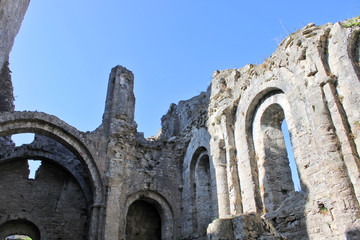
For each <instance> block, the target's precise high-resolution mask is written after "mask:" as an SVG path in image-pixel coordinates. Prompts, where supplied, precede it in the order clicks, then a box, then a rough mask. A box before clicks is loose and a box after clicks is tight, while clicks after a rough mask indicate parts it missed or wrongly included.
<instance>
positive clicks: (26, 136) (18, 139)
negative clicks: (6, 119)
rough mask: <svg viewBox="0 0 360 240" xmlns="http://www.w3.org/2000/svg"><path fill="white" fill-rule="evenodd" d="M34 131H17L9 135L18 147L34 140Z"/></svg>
mask: <svg viewBox="0 0 360 240" xmlns="http://www.w3.org/2000/svg"><path fill="white" fill-rule="evenodd" d="M34 138H35V134H34V133H18V134H14V135H12V136H11V139H12V140H13V142H14V143H15V146H17V147H20V146H21V145H23V144H30V143H32V142H33V141H34Z"/></svg>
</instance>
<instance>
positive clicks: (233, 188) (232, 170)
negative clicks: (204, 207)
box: [221, 114, 242, 215]
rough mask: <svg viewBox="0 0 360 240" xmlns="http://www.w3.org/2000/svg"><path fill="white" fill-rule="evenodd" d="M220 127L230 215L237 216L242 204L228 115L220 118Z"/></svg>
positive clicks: (240, 211) (233, 141)
mask: <svg viewBox="0 0 360 240" xmlns="http://www.w3.org/2000/svg"><path fill="white" fill-rule="evenodd" d="M221 127H222V129H223V134H224V143H225V151H226V171H227V183H228V189H229V190H228V191H229V207H230V214H231V215H237V214H240V213H242V203H241V195H240V184H239V175H238V169H237V161H236V147H235V140H234V129H233V120H232V117H231V116H230V114H224V115H222V117H221Z"/></svg>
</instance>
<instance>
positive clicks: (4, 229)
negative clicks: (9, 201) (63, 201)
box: [0, 219, 40, 240]
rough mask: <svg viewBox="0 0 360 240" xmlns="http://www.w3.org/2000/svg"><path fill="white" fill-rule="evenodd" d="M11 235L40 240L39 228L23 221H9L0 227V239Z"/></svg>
mask: <svg viewBox="0 0 360 240" xmlns="http://www.w3.org/2000/svg"><path fill="white" fill-rule="evenodd" d="M12 235H26V236H29V237H31V239H32V240H40V231H39V228H38V227H37V226H36V225H35V224H33V223H32V222H30V221H27V220H24V219H18V220H10V221H7V222H5V223H3V224H2V225H1V226H0V239H5V238H6V237H8V236H12Z"/></svg>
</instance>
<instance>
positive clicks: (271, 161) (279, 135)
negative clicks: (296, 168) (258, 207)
mask: <svg viewBox="0 0 360 240" xmlns="http://www.w3.org/2000/svg"><path fill="white" fill-rule="evenodd" d="M282 95H283V94H275V95H272V96H270V97H268V98H267V99H265V100H264V102H262V103H261V105H260V106H259V107H258V109H257V110H256V112H255V116H254V120H253V122H252V128H253V134H252V136H250V137H252V139H253V143H254V150H255V151H254V152H255V156H254V158H255V159H254V160H255V161H256V163H257V170H258V178H259V191H260V195H261V198H262V202H263V207H264V211H268V210H270V211H273V210H275V209H277V208H278V207H279V206H280V204H281V203H282V202H283V201H284V200H285V199H286V198H287V197H289V195H290V193H291V192H293V191H294V183H293V181H292V177H291V169H290V165H289V160H288V157H287V150H286V147H285V141H284V136H283V132H282V129H281V124H282V121H283V120H284V119H285V113H284V110H283V107H282V106H281V105H284V104H285V103H286V101H285V99H284V98H283V97H282ZM281 98H283V99H281ZM280 104H281V105H280Z"/></svg>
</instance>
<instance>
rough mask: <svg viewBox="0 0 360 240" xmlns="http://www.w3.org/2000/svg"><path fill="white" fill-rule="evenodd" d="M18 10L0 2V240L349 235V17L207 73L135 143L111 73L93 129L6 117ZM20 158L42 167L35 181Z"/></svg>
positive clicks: (355, 58)
mask: <svg viewBox="0 0 360 240" xmlns="http://www.w3.org/2000/svg"><path fill="white" fill-rule="evenodd" d="M28 4H29V0H1V1H0V24H1V25H0V38H1V45H0V53H1V56H0V65H1V66H2V70H1V75H0V85H1V89H0V111H1V113H0V136H1V143H0V144H1V148H0V183H1V184H0V192H1V194H0V239H4V238H5V237H7V236H9V235H15V234H23V235H27V236H30V237H31V238H32V239H33V240H38V239H48V240H52V239H94V240H95V239H99V240H102V239H106V240H111V239H137V240H139V239H140V240H141V239H183V240H185V239H214V240H215V239H317V240H321V239H327V240H328V239H360V222H359V215H360V206H359V200H360V162H359V154H358V149H359V147H360V111H359V110H360V108H359V106H360V105H359V104H360V82H359V80H360V64H359V54H360V48H359V47H360V39H359V36H360V28H359V27H358V25H359V24H358V19H353V20H350V21H348V22H347V23H346V24H344V23H335V24H330V23H328V24H325V25H323V26H316V25H315V24H309V25H307V26H305V27H304V28H303V29H301V30H299V31H297V32H295V33H293V34H291V35H290V36H288V37H287V38H286V39H285V40H284V41H283V42H282V43H281V44H280V45H279V47H278V49H277V50H276V51H275V53H274V54H273V55H271V56H270V57H269V58H268V59H266V60H265V61H264V63H262V64H260V65H259V66H254V65H247V66H245V67H243V68H240V69H228V70H223V71H215V72H214V74H213V80H212V83H211V86H210V87H209V88H208V89H207V91H206V92H203V93H201V94H200V95H199V96H195V97H193V98H192V99H190V100H186V101H181V102H179V103H178V104H177V105H175V104H172V105H171V106H170V109H169V111H168V113H167V114H166V115H165V116H163V117H162V119H161V121H162V130H161V133H160V134H159V135H158V136H154V137H151V138H148V139H145V138H144V137H143V135H142V134H141V133H138V132H137V130H136V127H137V125H136V123H135V122H134V107H135V97H134V94H133V86H134V76H133V74H132V73H131V72H130V71H129V70H127V69H126V68H124V67H121V66H117V67H115V68H113V69H112V71H111V73H110V78H109V86H108V92H107V98H106V105H105V112H104V115H103V121H102V124H101V125H100V126H99V127H98V128H97V129H96V130H95V131H92V132H81V131H79V130H77V129H75V128H74V127H72V126H70V125H69V124H67V123H65V122H64V121H62V120H61V119H59V118H57V117H55V116H51V115H49V114H46V113H42V112H29V111H25V112H16V111H14V104H13V100H14V97H13V89H12V83H11V76H10V71H9V69H8V56H9V52H10V49H11V47H12V45H13V41H14V38H15V35H16V34H17V32H18V31H19V28H20V24H21V21H22V18H23V16H24V14H25V12H26V8H27V6H28ZM284 119H286V122H287V126H288V130H289V133H290V140H291V144H292V149H293V152H294V158H295V162H296V166H297V170H298V174H299V177H300V187H301V191H299V190H297V191H296V190H295V188H294V183H293V180H292V177H291V169H290V167H289V160H288V157H287V151H286V148H285V141H284V137H283V130H282V128H281V125H282V122H283V121H284ZM27 132H29V133H35V140H34V141H33V142H32V143H30V144H25V145H22V146H19V147H17V146H15V145H14V143H13V142H12V140H11V135H13V134H17V133H27ZM28 159H39V160H42V165H41V166H40V168H39V170H38V171H37V173H36V177H35V179H29V178H28V174H29V169H28V164H27V160H28Z"/></svg>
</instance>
